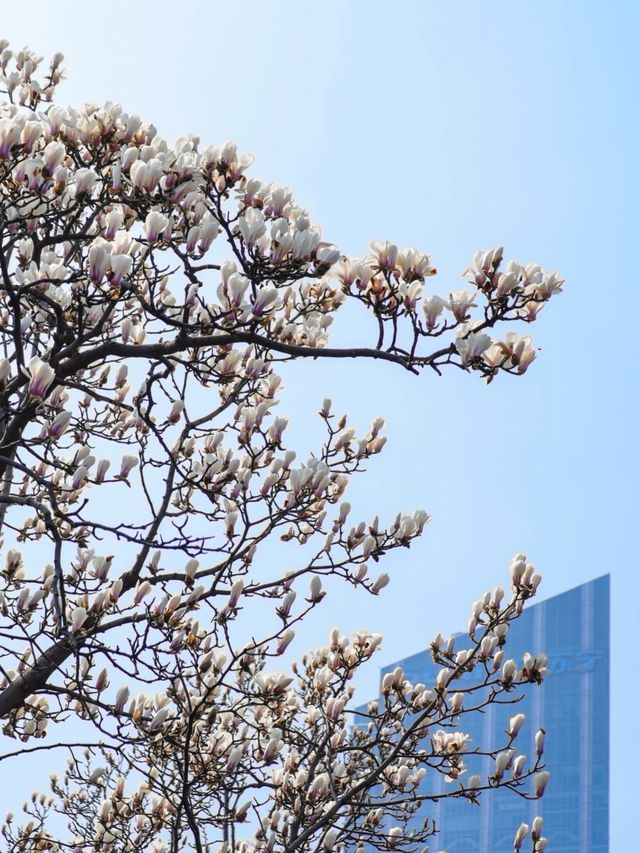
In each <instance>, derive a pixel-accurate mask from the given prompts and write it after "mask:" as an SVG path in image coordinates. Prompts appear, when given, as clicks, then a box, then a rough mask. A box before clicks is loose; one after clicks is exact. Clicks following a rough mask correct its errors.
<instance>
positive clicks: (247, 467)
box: [0, 43, 562, 853]
mask: <svg viewBox="0 0 640 853" xmlns="http://www.w3.org/2000/svg"><path fill="white" fill-rule="evenodd" d="M61 63H62V57H61V56H60V55H56V56H55V57H54V58H53V60H52V62H51V64H50V65H49V66H48V70H47V71H46V72H45V74H44V76H38V74H39V72H40V70H41V68H42V62H41V59H40V58H39V57H37V56H36V55H35V54H33V53H32V52H31V51H29V50H26V49H25V50H23V51H20V52H18V53H14V52H12V51H11V50H9V48H8V45H6V44H5V43H3V44H2V46H1V47H0V72H1V74H0V87H3V89H4V91H5V93H6V96H7V101H6V102H5V103H2V104H1V105H0V278H1V282H0V334H1V335H2V342H3V347H2V352H1V353H0V474H1V476H2V483H3V487H2V490H0V527H1V528H2V534H3V536H4V539H3V540H2V546H1V547H2V557H1V559H0V658H1V663H0V717H1V718H2V721H3V729H2V730H3V736H4V738H5V739H8V742H10V744H11V747H10V749H8V750H5V751H4V752H3V753H2V754H0V763H2V762H3V761H7V762H8V761H9V760H10V759H11V758H12V757H16V756H19V755H20V752H21V749H22V750H27V749H29V750H37V751H40V750H42V751H44V750H47V749H51V750H52V753H55V752H56V751H59V750H64V751H66V752H67V754H68V755H67V759H68V760H67V764H66V769H65V770H64V773H63V774H61V775H56V774H54V775H53V776H52V777H51V780H50V786H49V788H50V790H49V791H48V792H47V793H46V794H45V793H34V794H33V796H32V797H31V799H30V800H29V801H28V802H27V803H26V804H25V807H24V815H23V817H22V818H21V819H20V820H18V818H16V817H15V815H12V814H9V815H7V817H6V820H5V822H4V824H3V825H2V829H1V831H2V833H3V837H4V842H5V843H6V844H7V845H8V849H13V850H23V851H52V853H53V851H55V853H63V851H73V853H98V851H99V852H100V853H120V851H126V852H127V853H129V851H132V853H133V852H134V851H135V853H138V851H142V853H164V851H167V853H168V852H169V851H171V853H173V851H178V850H180V851H183V850H195V851H198V853H200V851H207V853H213V851H219V853H231V851H234V853H235V851H238V853H254V851H265V853H272V851H277V850H280V851H287V853H293V851H312V850H313V851H327V853H330V851H333V850H336V851H340V853H342V851H347V850H357V851H358V853H362V851H364V850H365V848H367V849H378V850H381V851H388V850H396V851H399V853H405V851H406V853H413V851H414V850H418V849H424V850H426V849H428V848H427V847H425V846H424V845H425V844H427V843H428V842H429V841H430V839H431V838H432V836H434V835H435V833H436V831H437V827H435V826H434V824H433V822H432V821H427V822H426V823H425V824H424V825H423V826H422V827H416V825H415V821H414V820H413V818H414V816H415V814H416V812H417V811H418V809H419V808H420V806H421V804H422V802H423V801H424V800H425V799H433V796H432V795H428V796H427V795H426V794H425V793H424V786H423V780H429V779H431V778H433V777H434V776H435V774H441V775H442V776H443V777H444V778H445V780H446V785H447V788H446V793H445V794H444V795H443V796H451V797H459V798H463V799H465V800H468V801H469V802H470V803H472V804H474V803H476V802H477V801H478V800H479V798H480V797H481V796H483V795H484V793H485V792H488V791H490V789H493V788H496V787H506V788H510V789H511V790H513V791H514V792H516V793H518V794H520V795H521V796H523V797H525V798H536V797H540V796H542V794H543V792H544V788H545V785H546V782H547V771H546V770H545V769H544V765H543V751H544V733H542V732H539V733H538V734H537V735H536V736H535V742H534V745H533V750H532V751H531V750H530V751H529V752H528V754H529V756H531V757H530V758H529V759H526V758H525V757H524V756H525V754H526V753H524V752H520V750H519V747H517V746H516V741H517V738H518V735H519V732H520V730H521V728H522V724H523V721H524V719H523V715H522V714H519V713H517V712H515V713H514V715H513V717H512V718H511V721H510V724H509V729H508V731H507V732H506V733H505V741H504V743H491V744H473V743H471V741H470V739H469V736H468V734H467V733H466V732H465V728H464V715H465V714H467V713H474V712H477V711H480V710H482V709H484V708H486V707H487V706H488V705H490V704H491V703H493V702H496V701H502V700H507V701H512V700H513V699H514V698H516V697H515V691H516V690H517V689H520V688H526V687H527V686H528V685H537V684H539V683H540V682H541V681H542V680H543V678H544V676H545V674H546V664H547V661H546V658H545V656H544V655H543V654H541V653H536V654H533V653H531V654H527V655H525V657H524V659H523V660H522V661H516V660H514V659H511V658H508V657H507V656H506V650H505V643H506V642H507V635H508V627H509V624H510V623H511V621H512V620H513V619H515V618H517V617H518V616H519V615H520V613H521V611H522V608H523V606H524V603H525V602H526V601H527V600H528V599H529V598H530V597H531V596H533V595H534V594H535V593H536V590H537V587H538V584H539V582H540V576H539V575H538V574H537V573H536V572H535V570H534V569H533V567H532V566H531V565H530V564H529V563H528V562H527V560H526V558H525V557H524V556H523V555H517V556H516V558H514V561H513V563H512V566H511V591H510V593H509V594H508V595H505V593H504V592H503V591H502V590H500V589H498V590H494V591H493V592H491V593H487V594H486V595H485V596H484V597H483V598H482V599H480V600H479V601H477V602H476V603H475V604H474V606H473V611H472V616H471V619H470V623H469V626H468V643H467V642H465V648H456V647H455V640H454V639H449V640H447V641H445V640H444V639H443V638H441V637H436V639H435V640H434V641H433V643H432V646H431V649H432V654H433V655H434V659H435V660H436V661H437V662H438V664H439V666H440V670H439V674H438V676H437V678H436V680H435V683H434V684H431V685H426V684H414V683H412V682H410V681H409V680H408V679H407V678H406V676H405V673H404V672H402V670H401V669H397V670H395V671H394V672H392V673H389V674H388V675H386V676H385V678H384V680H383V683H382V685H381V696H380V699H379V700H378V701H376V702H373V703H371V704H370V705H369V706H368V708H367V709H366V710H363V709H362V708H359V707H358V704H357V701H356V699H355V697H354V690H353V679H354V676H355V674H356V673H357V671H358V669H359V667H361V666H363V665H365V664H367V663H368V662H369V661H370V659H371V658H372V656H373V655H374V654H375V653H376V652H377V651H378V650H379V649H380V647H381V643H382V637H381V636H380V635H379V634H376V633H375V632H371V631H368V630H361V631H357V632H355V633H352V634H343V633H342V632H341V631H340V630H339V629H337V628H335V629H333V630H332V631H331V632H330V635H329V639H328V642H327V644H326V645H325V646H323V647H321V648H318V649H315V650H313V651H311V652H309V653H308V654H306V655H303V656H302V657H301V658H300V659H299V661H298V662H297V663H294V664H293V665H290V664H289V660H288V657H287V656H288V655H289V653H290V652H291V651H292V644H293V643H294V642H295V638H296V631H297V629H298V626H299V623H300V622H301V621H302V620H303V619H305V618H306V617H307V615H308V614H309V613H310V612H311V611H313V610H315V609H316V608H318V607H322V606H324V602H325V600H329V601H330V600H331V597H332V596H333V595H335V594H336V590H337V589H339V588H340V585H341V584H348V585H350V586H351V587H353V588H354V589H359V590H362V591H364V592H366V593H369V594H371V595H379V594H381V593H382V591H383V590H384V589H385V587H386V586H387V585H388V584H389V583H390V579H391V578H390V573H389V572H388V571H384V570H383V569H382V567H380V566H378V563H380V562H382V561H383V560H384V559H385V558H386V557H387V556H388V555H389V553H390V552H393V551H394V550H395V549H398V548H407V547H411V545H412V544H413V543H414V541H415V540H416V538H417V537H419V536H421V535H422V533H423V532H424V530H425V528H426V526H427V524H428V523H429V521H430V517H429V515H428V514H427V513H426V512H424V511H423V510H413V511H410V512H400V513H398V514H396V515H395V516H392V517H391V518H389V519H386V520H381V519H380V518H379V517H378V516H375V517H374V518H372V519H370V520H362V519H360V518H358V517H357V514H356V512H355V511H354V509H353V508H352V506H351V503H350V502H349V500H348V489H349V484H350V482H351V478H352V477H354V476H357V475H358V474H359V473H360V472H361V471H363V469H364V466H365V465H366V464H368V463H369V462H371V461H372V460H373V459H374V457H375V456H377V455H378V454H379V453H381V452H382V451H383V449H384V446H385V442H386V438H385V436H384V434H383V430H384V421H383V419H382V418H376V419H374V421H373V422H372V424H371V425H370V427H369V428H368V429H365V430H358V429H356V427H354V426H352V425H351V423H350V421H349V419H348V418H347V416H346V415H342V414H339V413H336V412H334V411H333V407H332V402H331V400H330V399H328V398H327V399H325V400H324V401H323V402H322V404H321V406H320V410H319V417H320V424H321V429H322V432H323V439H322V441H321V443H320V445H319V446H315V447H313V448H310V449H307V450H306V451H305V452H304V453H300V452H299V451H295V450H293V449H291V447H290V446H288V443H287V428H288V424H289V421H288V418H287V416H286V414H284V413H283V412H281V410H280V409H279V408H278V406H279V403H280V401H279V397H278V395H279V392H280V389H281V387H282V381H281V377H280V375H279V374H278V373H277V372H276V368H277V367H278V363H279V362H281V361H282V362H288V361H290V360H294V359H303V358H307V359H309V360H310V361H309V366H310V370H312V369H313V360H315V359H317V358H332V359H340V358H368V359H381V360H386V361H388V362H391V363H394V364H397V365H398V366H399V367H400V368H404V369H408V370H411V371H413V372H418V371H419V370H420V369H421V368H425V367H432V368H433V369H434V370H436V371H437V372H440V371H441V369H442V368H443V367H444V366H445V365H453V366H457V367H459V368H462V369H464V370H474V371H476V372H479V373H480V374H481V375H482V376H483V377H484V378H485V379H487V380H491V379H493V378H494V376H496V375H497V374H498V373H499V372H508V373H512V374H521V373H524V372H525V370H526V369H527V367H528V366H529V364H530V363H531V361H532V360H533V358H534V356H535V350H534V348H533V345H532V342H531V339H530V338H529V337H528V336H527V337H519V336H518V335H517V334H516V333H511V332H510V333H507V334H506V335H505V336H504V338H494V337H492V335H493V329H494V327H495V326H496V325H498V324H500V323H501V322H508V321H515V322H518V323H523V322H524V323H528V322H531V321H533V320H534V319H535V318H536V317H537V315H538V313H539V312H540V310H541V308H542V307H543V306H544V305H545V304H546V302H547V301H548V300H549V299H550V298H551V296H554V295H555V294H556V293H558V292H559V291H560V290H561V287H562V280H561V279H560V278H559V277H558V275H557V274H555V273H554V274H548V273H546V272H544V271H543V270H542V269H541V268H540V267H538V266H536V265H528V266H522V265H520V264H519V263H517V262H509V263H507V264H506V265H505V266H504V268H502V250H501V249H494V250H492V251H490V252H484V253H479V254H478V255H476V257H475V258H474V261H473V266H472V267H471V268H470V269H468V270H467V271H466V272H465V273H464V275H465V278H466V279H467V282H468V289H462V290H452V291H451V292H450V293H449V294H448V296H439V295H437V294H435V293H432V292H430V291H427V290H426V287H427V285H426V282H427V279H429V280H431V279H432V277H433V276H435V274H436V270H435V268H434V266H433V264H432V261H431V259H430V257H429V256H427V255H425V254H423V253H420V252H418V251H417V250H415V249H412V248H408V249H402V250H401V249H398V247H397V246H396V245H395V244H393V243H391V242H388V241H387V242H373V243H372V244H371V247H370V252H369V254H368V255H366V256H365V257H363V258H361V259H348V258H346V257H344V256H343V255H342V254H341V253H340V251H339V250H338V249H337V248H336V247H335V246H334V245H333V244H331V243H327V242H325V241H324V240H323V239H322V235H321V232H320V230H319V228H318V227H317V226H316V225H314V224H313V223H312V222H311V220H310V217H309V214H308V212H307V211H306V210H305V209H303V208H302V207H300V206H299V205H298V204H296V202H295V201H294V199H293V196H292V193H291V192H290V191H289V190H288V189H286V188H283V187H279V186H275V185H271V184H265V183H263V182H261V181H260V180H258V179H257V178H255V177H251V176H250V174H249V169H250V166H251V165H252V158H251V157H250V156H248V155H243V154H241V153H239V152H238V151H237V148H236V146H235V145H234V144H233V143H230V142H227V143H224V144H222V145H220V146H201V144H200V140H199V139H198V137H196V136H193V135H190V136H185V137H183V138H181V139H178V140H177V141H176V142H175V143H174V144H171V145H170V144H169V143H167V141H166V140H164V139H162V138H161V137H160V136H159V135H158V134H157V132H156V129H155V128H154V127H153V125H152V124H150V123H148V122H145V121H143V120H142V119H141V118H140V117H139V116H137V115H129V114H127V113H126V112H125V111H124V110H123V109H122V107H121V106H120V105H117V104H113V103H107V104H105V105H104V106H97V105H94V104H90V105H86V106H85V107H83V108H82V109H79V110H75V109H72V108H63V107H60V106H58V105H57V103H55V101H54V96H55V88H56V86H57V84H58V83H59V82H60V80H61V79H62V74H63V72H62V66H61ZM347 302H351V303H352V304H354V305H355V304H356V303H362V305H363V306H364V309H365V311H364V314H365V317H366V318H368V320H369V321H370V322H372V325H373V330H374V332H373V334H374V342H373V345H372V346H369V347H362V346H359V345H357V343H356V342H355V341H354V345H353V346H352V347H349V348H332V347H331V346H330V340H329V332H330V327H331V323H332V321H333V318H334V316H335V315H336V312H337V311H338V310H340V308H341V306H343V305H344V304H346V303H347ZM431 338H433V339H434V340H435V339H438V338H439V339H440V342H439V343H438V344H437V345H436V348H435V349H433V350H432V351H426V352H425V351H424V347H425V346H427V345H428V341H429V339H431ZM5 543H6V547H5ZM259 626H264V627H263V629H262V630H261V629H260V627H259ZM16 746H17V749H16V748H15V747H16ZM477 756H484V757H485V758H487V757H488V759H490V760H491V764H492V770H491V772H490V773H489V774H488V775H487V774H486V773H485V774H484V775H483V774H478V773H476V772H472V770H473V767H472V765H473V763H474V761H475V757H477ZM40 787H42V786H40ZM61 827H62V829H61ZM518 833H519V835H518V836H517V844H519V845H520V847H522V845H523V843H524V840H525V838H528V839H529V840H530V841H531V843H532V845H533V847H532V849H533V850H543V849H544V844H543V842H544V839H543V837H542V835H541V824H539V823H537V824H535V826H533V827H532V828H531V830H530V829H529V827H527V828H526V830H523V829H522V827H521V828H520V829H519V830H518ZM544 843H546V842H544ZM520 847H517V848H516V849H520Z"/></svg>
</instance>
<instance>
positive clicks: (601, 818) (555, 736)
mask: <svg viewBox="0 0 640 853" xmlns="http://www.w3.org/2000/svg"><path fill="white" fill-rule="evenodd" d="M524 652H532V653H533V654H537V653H539V652H545V653H546V654H547V655H548V657H549V675H548V676H547V677H546V679H545V681H544V683H543V684H542V685H541V686H540V687H535V686H532V687H531V688H530V689H528V690H526V691H525V697H524V699H523V700H522V702H521V703H519V704H518V705H517V706H514V705H505V706H496V705H492V706H490V707H489V708H488V709H487V711H486V712H485V713H479V712H477V713H476V712H474V713H470V714H467V715H465V716H464V718H463V721H462V723H461V728H462V729H463V730H464V731H466V732H468V733H469V734H470V735H471V737H472V738H473V741H474V743H475V744H477V745H479V746H484V745H490V744H491V745H495V744H499V743H502V742H503V741H504V732H505V729H506V727H507V721H508V719H509V717H510V716H512V715H513V714H515V713H516V712H519V711H522V712H524V713H525V714H526V717H527V720H526V723H525V726H524V727H523V729H522V731H521V733H520V734H519V736H518V748H519V751H520V750H522V751H523V752H525V751H526V748H525V745H527V746H529V745H532V742H533V734H534V733H535V731H537V730H538V729H540V728H543V729H545V731H546V743H545V763H546V766H547V769H548V770H549V771H550V772H551V778H550V781H549V784H548V787H547V790H546V792H545V795H544V798H543V799H542V800H540V801H531V802H529V801H526V800H524V799H522V798H521V797H518V796H517V795H516V794H514V793H513V792H511V791H508V790H496V791H493V792H490V793H489V794H484V795H483V796H482V797H481V800H480V807H478V806H475V805H473V804H472V803H469V802H468V801H466V800H463V799H457V798H456V799H441V800H439V801H438V802H437V803H433V802H429V801H426V802H425V804H424V806H423V807H422V810H421V813H420V818H421V819H422V818H424V817H427V816H428V817H431V818H435V820H436V823H437V824H438V826H439V828H440V832H439V834H438V837H437V840H434V843H433V845H432V849H435V850H440V849H443V850H446V851H447V853H512V851H513V836H514V832H515V830H516V828H517V827H518V825H519V823H520V822H522V821H525V822H530V820H532V819H533V817H535V816H536V815H541V816H542V817H543V818H544V834H545V835H546V836H547V837H548V838H549V846H550V849H553V850H557V851H559V853H608V850H609V575H604V576H603V577H600V578H597V579H596V580H593V581H590V582H589V583H585V584H582V585H581V586H578V587H575V588H574V589H571V590H569V591H568V592H565V593H562V594H561V595H556V596H554V597H553V598H549V599H547V600H546V601H541V602H539V603H537V604H532V605H530V606H529V607H526V608H525V610H524V613H523V614H522V616H521V617H520V618H519V619H517V620H516V621H515V622H514V623H513V624H512V625H511V628H510V630H509V636H508V640H507V645H506V647H505V653H506V656H507V657H510V658H515V659H517V658H518V657H520V658H521V656H522V655H523V654H524ZM398 665H400V666H402V668H403V669H404V671H405V674H406V677H407V678H408V679H410V680H411V681H414V682H416V681H422V682H425V683H429V682H432V681H433V679H434V678H435V675H436V673H437V671H438V669H439V667H438V666H436V665H435V664H434V663H433V661H432V659H431V654H430V652H429V651H428V650H426V651H423V652H419V653H418V654H415V655H412V656H411V657H408V658H405V659H404V660H401V661H397V662H396V663H394V664H391V665H390V666H389V667H385V669H383V670H382V675H384V674H385V673H386V672H388V671H390V670H393V669H394V668H395V667H396V666H398ZM529 755H531V752H529ZM424 784H425V789H424V790H425V791H429V792H433V793H444V792H445V791H446V790H447V783H446V782H445V780H444V777H443V776H442V775H440V774H433V776H431V777H429V774H428V775H427V777H426V778H425V780H424Z"/></svg>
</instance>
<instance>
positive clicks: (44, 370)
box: [27, 356, 56, 400]
mask: <svg viewBox="0 0 640 853" xmlns="http://www.w3.org/2000/svg"><path fill="white" fill-rule="evenodd" d="M28 375H29V377H30V379H29V385H28V386H27V393H28V394H29V396H31V397H38V398H40V399H41V400H44V398H45V397H46V395H47V391H48V390H49V388H50V387H51V384H52V382H53V380H54V379H55V376H56V372H55V370H54V369H53V368H52V367H51V365H49V364H47V362H46V361H42V359H40V358H38V356H34V357H33V358H32V359H31V361H30V362H29V368H28Z"/></svg>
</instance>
